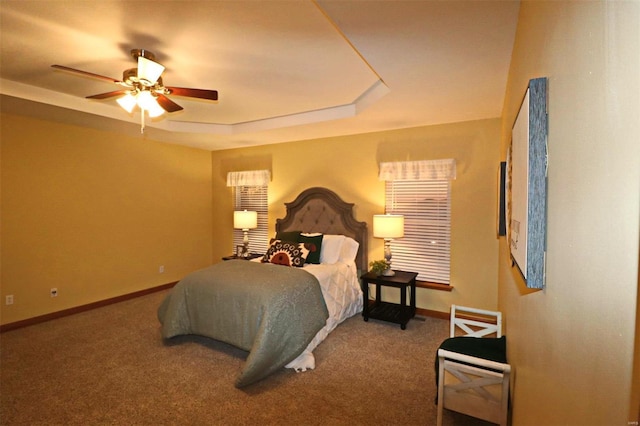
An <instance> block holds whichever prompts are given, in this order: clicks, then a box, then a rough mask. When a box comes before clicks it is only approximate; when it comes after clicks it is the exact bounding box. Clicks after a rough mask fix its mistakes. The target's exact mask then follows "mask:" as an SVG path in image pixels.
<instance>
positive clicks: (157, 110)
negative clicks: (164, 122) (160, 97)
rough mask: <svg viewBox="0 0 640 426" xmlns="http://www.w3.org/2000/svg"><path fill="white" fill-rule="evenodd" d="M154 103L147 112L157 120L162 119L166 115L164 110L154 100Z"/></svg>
mask: <svg viewBox="0 0 640 426" xmlns="http://www.w3.org/2000/svg"><path fill="white" fill-rule="evenodd" d="M153 102H154V103H153V104H151V105H150V108H149V109H148V110H147V112H148V113H149V117H151V118H156V117H160V116H161V115H162V114H164V109H163V108H162V107H161V106H160V104H159V103H158V102H157V101H156V100H155V99H154V101H153Z"/></svg>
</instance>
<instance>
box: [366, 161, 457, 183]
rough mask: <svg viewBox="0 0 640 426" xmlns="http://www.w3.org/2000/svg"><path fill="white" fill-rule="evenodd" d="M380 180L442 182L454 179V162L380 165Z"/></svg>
mask: <svg viewBox="0 0 640 426" xmlns="http://www.w3.org/2000/svg"><path fill="white" fill-rule="evenodd" d="M378 178H379V179H380V180H444V179H451V180H453V179H455V178H456V160H455V159H453V158H447V159H443V160H424V161H394V162H390V163H380V174H379V176H378Z"/></svg>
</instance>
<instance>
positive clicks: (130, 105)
mask: <svg viewBox="0 0 640 426" xmlns="http://www.w3.org/2000/svg"><path fill="white" fill-rule="evenodd" d="M116 102H118V104H119V105H120V106H121V107H122V108H124V110H125V111H127V112H128V113H131V112H132V111H133V109H134V108H135V107H136V105H137V103H138V102H137V100H136V97H135V96H133V95H131V94H130V93H127V94H126V95H124V96H123V97H121V98H118V99H116Z"/></svg>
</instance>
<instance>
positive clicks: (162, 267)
mask: <svg viewBox="0 0 640 426" xmlns="http://www.w3.org/2000/svg"><path fill="white" fill-rule="evenodd" d="M158 273H160V274H164V265H160V267H159V268H158Z"/></svg>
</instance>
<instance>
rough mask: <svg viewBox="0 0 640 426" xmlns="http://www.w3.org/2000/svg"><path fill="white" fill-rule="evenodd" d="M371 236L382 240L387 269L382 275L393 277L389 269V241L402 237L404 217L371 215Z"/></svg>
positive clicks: (393, 273) (397, 215)
mask: <svg viewBox="0 0 640 426" xmlns="http://www.w3.org/2000/svg"><path fill="white" fill-rule="evenodd" d="M373 236H374V237H375V238H384V258H385V260H386V261H387V263H388V264H389V268H388V269H387V270H386V271H384V272H383V273H382V275H384V276H387V277H390V276H393V275H395V272H393V270H392V269H391V240H393V239H394V238H402V237H403V236H404V216H402V215H399V214H376V215H373Z"/></svg>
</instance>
